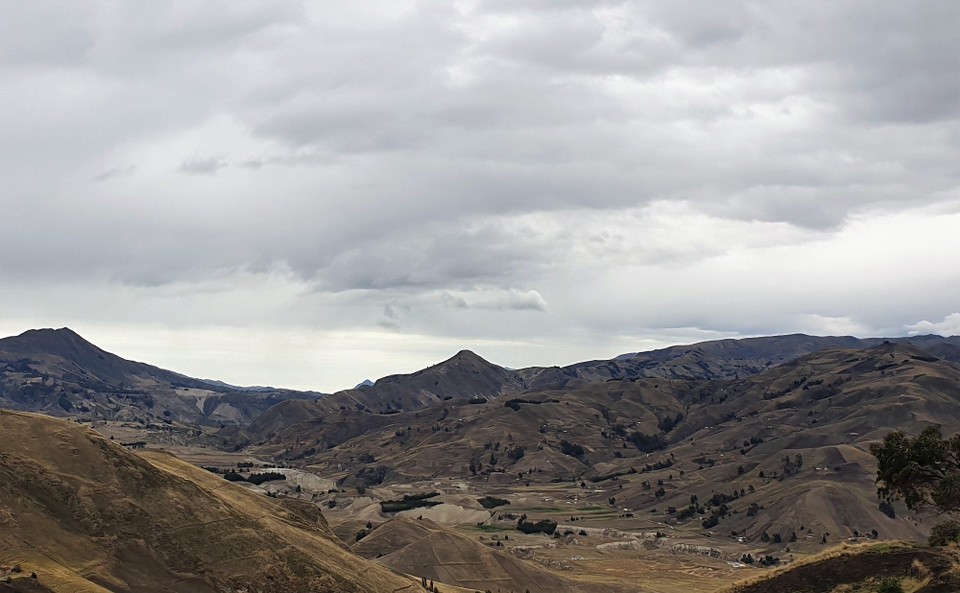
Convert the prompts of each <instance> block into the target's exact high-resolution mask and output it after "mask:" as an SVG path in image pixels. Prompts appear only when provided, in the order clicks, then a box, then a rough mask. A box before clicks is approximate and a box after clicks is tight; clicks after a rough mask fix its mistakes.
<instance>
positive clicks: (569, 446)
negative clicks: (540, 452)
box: [560, 441, 586, 457]
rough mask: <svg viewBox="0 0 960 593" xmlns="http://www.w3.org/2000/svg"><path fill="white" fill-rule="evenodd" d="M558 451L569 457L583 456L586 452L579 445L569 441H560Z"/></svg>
mask: <svg viewBox="0 0 960 593" xmlns="http://www.w3.org/2000/svg"><path fill="white" fill-rule="evenodd" d="M560 452H561V453H563V454H564V455H569V456H570V457H583V454H584V453H585V452H586V451H584V450H583V447H582V446H581V445H578V444H576V443H571V442H570V441H560Z"/></svg>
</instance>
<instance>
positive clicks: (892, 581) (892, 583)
mask: <svg viewBox="0 0 960 593" xmlns="http://www.w3.org/2000/svg"><path fill="white" fill-rule="evenodd" d="M877 593H903V585H901V584H900V579H897V578H894V577H887V578H885V579H883V580H882V581H880V585H879V586H878V587H877Z"/></svg>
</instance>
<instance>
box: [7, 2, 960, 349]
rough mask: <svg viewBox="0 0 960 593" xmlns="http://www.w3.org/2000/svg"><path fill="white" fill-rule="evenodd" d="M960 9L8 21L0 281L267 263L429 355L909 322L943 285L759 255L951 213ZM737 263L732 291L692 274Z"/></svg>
mask: <svg viewBox="0 0 960 593" xmlns="http://www.w3.org/2000/svg"><path fill="white" fill-rule="evenodd" d="M958 6H960V5H957V4H956V3H950V2H926V1H923V2H917V3H902V2H888V1H882V2H860V1H857V2H849V3H835V2H825V1H824V2H806V3H796V2H792V1H779V2H771V3H767V2H763V3H761V2H733V1H718V2H711V3H709V4H704V3H702V2H669V3H668V2H647V1H640V2H587V1H575V0H569V1H562V2H555V1H549V2H547V1H530V2H520V3H518V2H502V1H491V2H482V1H481V2H475V3H465V4H451V3H441V2H426V1H424V2H409V3H408V2H402V3H401V2H396V3H383V4H368V3H343V4H336V3H335V4H332V5H325V6H322V7H321V6H319V5H317V4H315V3H303V2H293V1H289V2H288V1H284V2H275V3H271V4H270V5H265V4H263V3H259V2H253V1H250V2H246V1H245V2H227V1H213V0H207V1H201V2H195V3H193V4H191V5H189V6H184V7H178V6H173V5H168V4H163V3H154V4H150V5H149V6H147V7H140V6H138V7H136V8H132V7H129V6H124V5H115V6H114V5H105V4H99V3H97V2H76V3H70V4H69V5H67V4H47V3H10V5H9V6H7V7H6V9H5V18H4V21H3V23H0V34H2V35H0V37H2V38H3V39H4V51H3V52H0V53H2V57H0V75H2V76H3V80H4V93H3V96H2V97H0V130H2V132H3V133H2V134H0V156H2V157H3V158H0V176H2V177H3V179H4V187H3V188H2V189H0V199H2V203H3V204H4V206H5V207H6V208H7V209H12V210H13V211H15V212H16V214H17V216H15V217H4V218H2V219H0V252H3V253H7V254H16V255H10V256H9V257H8V258H7V259H5V260H4V261H2V262H0V274H2V278H3V280H4V283H3V284H4V285H5V286H8V285H10V284H13V283H16V282H20V281H23V282H37V283H42V282H48V283H51V285H55V284H57V283H61V282H65V281H67V280H69V281H71V282H98V283H102V284H103V285H104V286H110V287H114V286H116V285H117V284H120V285H123V286H124V289H130V288H131V287H132V288H133V290H135V291H143V292H149V291H160V290H161V289H162V288H163V287H164V286H180V285H182V284H185V285H188V286H193V285H194V284H197V283H202V282H203V281H204V279H206V278H209V277H211V276H214V277H220V276H223V277H227V278H234V277H235V276H244V275H245V274H253V275H256V276H257V278H267V279H269V280H264V282H268V281H269V282H278V281H277V280H275V275H277V274H279V273H280V272H278V271H283V273H284V274H289V275H290V279H289V280H285V281H284V282H289V283H290V284H291V285H295V286H296V287H297V290H293V289H290V290H291V292H294V293H296V295H297V296H294V297H291V296H288V298H290V299H294V300H296V299H303V300H306V301H309V302H310V303H313V304H315V305H316V307H317V308H316V311H317V312H316V313H313V314H312V315H315V317H311V321H312V322H313V323H316V324H321V323H324V324H331V325H336V326H337V327H346V326H348V325H349V326H351V327H354V326H355V327H384V328H386V327H389V328H391V330H398V331H419V332H421V333H423V334H424V335H426V334H429V333H430V332H431V331H436V332H445V333H447V334H456V332H462V335H488V334H489V332H492V331H494V330H495V331H497V332H500V334H501V335H509V336H511V337H516V336H518V335H520V334H521V333H522V332H527V333H528V334H529V335H544V336H555V335H558V334H561V333H565V335H585V336H586V335H592V336H604V335H623V334H626V333H627V332H628V331H636V332H644V331H654V330H656V329H657V328H658V327H661V328H668V329H669V328H677V327H685V326H691V327H700V328H701V329H709V330H716V331H723V332H733V333H736V332H748V331H751V332H752V331H757V332H759V331H765V330H768V329H775V328H776V327H777V324H778V323H779V324H780V326H786V325H789V324H791V323H794V321H790V322H789V323H788V322H783V321H782V320H783V319H785V318H787V317H789V318H790V319H794V320H795V325H796V326H798V327H799V326H802V325H803V324H805V323H808V324H814V323H815V322H816V323H820V324H821V325H820V326H819V327H827V326H828V325H829V324H835V325H837V326H842V324H844V323H847V322H848V321H849V323H851V324H860V325H859V326H862V327H865V328H891V327H892V328H895V329H897V328H898V329H899V330H900V331H903V330H904V328H905V326H908V325H910V324H913V323H915V322H916V320H917V319H922V318H926V319H933V320H937V319H942V318H943V317H944V316H945V315H947V314H948V313H949V311H947V310H945V309H944V307H945V306H946V305H945V304H944V302H946V301H945V300H944V299H948V297H951V298H952V296H956V295H955V290H954V291H953V292H951V287H950V286H948V285H940V284H936V283H935V282H934V281H933V280H930V279H929V278H927V279H925V280H924V282H926V283H925V284H923V283H918V284H917V285H916V288H915V289H914V290H915V291H916V292H915V293H913V296H912V297H911V294H910V290H909V289H908V288H906V287H904V288H902V289H898V290H900V292H899V293H898V294H897V295H896V298H895V299H892V300H891V303H890V304H889V305H884V304H882V303H877V302H874V301H875V300H876V299H871V298H868V297H869V294H867V295H864V294H858V295H857V297H858V298H852V297H849V298H848V296H846V295H838V294H835V293H839V292H841V289H843V290H847V291H849V292H857V291H856V290H855V285H856V284H857V283H858V282H859V283H866V282H868V281H869V280H870V279H869V278H861V277H860V276H859V275H858V274H859V272H860V271H861V270H862V269H864V267H865V266H868V265H869V264H865V263H863V262H861V261H859V260H856V261H852V262H851V263H849V264H848V265H849V269H848V270H847V274H846V275H844V274H839V273H836V274H834V275H832V276H830V277H831V278H843V277H845V276H851V277H855V278H856V279H855V280H849V281H847V282H849V283H850V286H847V285H846V284H845V283H844V282H840V281H839V280H835V284H836V286H831V287H830V288H831V290H826V291H825V292H826V293H828V294H827V296H824V297H822V298H821V297H818V296H817V295H814V294H805V297H804V298H803V299H796V300H794V299H786V298H781V297H782V295H781V293H778V292H776V291H775V290H774V289H772V288H769V290H766V291H765V292H763V291H760V290H759V288H764V287H765V285H764V282H765V278H767V277H771V276H776V275H778V274H779V275H783V276H788V275H789V274H788V273H787V272H785V271H784V270H783V269H778V268H777V267H776V266H769V267H766V262H768V261H775V260H777V259H778V258H779V257H780V253H781V252H780V251H777V250H788V251H789V250H792V249H795V248H796V249H799V248H800V246H801V245H803V246H804V248H811V249H813V248H814V247H815V246H816V245H817V244H818V243H822V242H829V241H831V240H839V239H843V238H844V237H848V236H850V233H853V232H854V230H855V227H856V225H857V224H858V223H860V222H862V221H878V220H881V219H883V218H884V217H894V218H896V217H897V216H899V215H900V214H903V213H909V212H914V211H916V212H924V213H927V214H929V215H930V216H931V217H932V218H931V219H930V221H928V222H929V223H930V224H934V223H939V222H942V220H943V217H945V216H948V214H949V213H948V212H946V210H944V209H945V208H946V207H947V205H949V204H950V203H951V201H955V200H956V192H957V179H958V177H960V171H958V168H957V163H958V162H960V142H958V140H957V139H958V138H960V112H958V108H960V100H958V77H960V74H958V72H960V64H958V62H957V60H958V59H960V51H958V41H957V37H956V34H955V31H954V29H955V28H956V27H955V23H956V22H958V21H960V18H958V14H957V11H958V10H960V8H958ZM67 11H69V13H70V14H71V15H73V18H70V19H64V18H62V15H63V14H65V13H66V12H67ZM38 98H42V99H43V100H38ZM189 155H193V156H192V157H190V156H189ZM185 157H187V158H185ZM118 163H119V165H118ZM123 163H136V164H137V166H136V170H135V174H132V173H134V170H133V169H131V168H129V167H125V166H123V165H122V164H123ZM107 181H109V182H107ZM98 182H99V183H98ZM664 205H666V206H664ZM658 209H659V210H658ZM649 212H654V214H649V215H648V214H644V213H649ZM657 212H659V214H657ZM938 216H939V217H940V218H937V217H938ZM670 220H674V221H677V223H676V224H675V225H671V224H669V221H670ZM911 224H914V223H911ZM38 228H42V229H44V232H43V233H42V234H39V233H37V232H36V231H35V229H38ZM910 228H919V223H916V225H914V226H910ZM886 232H888V233H889V234H890V236H891V237H894V238H893V239H891V241H896V239H897V238H898V237H899V236H900V235H899V234H898V232H895V231H886ZM943 232H945V231H943ZM916 236H917V237H918V238H917V239H916V240H922V242H923V244H924V245H926V244H928V243H929V244H930V247H929V249H930V253H938V254H939V253H948V254H949V253H953V251H952V249H953V248H952V247H951V245H949V244H943V245H939V244H938V245H937V246H936V247H934V246H933V243H932V241H934V239H935V237H928V236H926V235H922V234H921V235H916ZM864 241H865V240H864ZM857 245H860V244H857ZM870 245H872V246H874V248H875V247H876V245H875V244H874V243H870ZM845 248H846V249H850V250H853V251H856V249H857V247H845ZM904 248H905V247H904ZM885 253H886V252H885ZM745 254H749V255H750V256H751V257H752V256H754V255H755V256H756V258H757V259H756V260H753V259H744V260H739V259H737V258H741V257H744V256H745ZM921 255H922V254H919V253H918V254H917V257H918V259H922V258H921ZM886 256H887V257H892V256H891V254H890V253H886ZM766 258H769V259H766ZM836 259H837V258H835V257H827V256H823V257H821V260H822V261H825V262H829V261H833V260H836ZM929 259H931V260H936V259H937V258H936V257H931V258H929ZM731 261H735V262H737V265H740V266H743V267H742V269H741V268H735V269H733V270H732V271H731V272H730V275H731V276H736V277H737V278H738V280H739V283H738V284H736V285H733V284H730V285H727V284H726V283H725V282H726V281H725V280H724V278H723V277H720V276H716V277H714V276H712V275H711V268H710V267H709V266H710V265H714V266H718V267H720V268H723V267H724V266H729V265H731V264H730V262H731ZM742 270H747V271H748V272H744V271H742ZM761 270H762V271H761ZM734 272H736V273H734ZM807 273H808V274H812V273H813V272H811V271H809V270H808V271H807ZM877 273H879V272H877ZM608 276H609V277H608ZM706 276H709V277H710V278H712V280H713V283H714V285H723V289H722V291H721V292H722V294H720V295H719V296H714V295H713V294H712V291H713V290H718V291H719V290H720V289H715V288H714V287H713V286H712V285H710V284H708V283H705V282H704V283H701V281H700V278H701V277H706ZM610 277H612V278H614V279H612V280H611V279H610ZM284 278H286V276H284ZM281 284H282V283H281ZM921 284H922V286H921ZM283 286H285V287H286V284H283ZM600 286H602V287H603V288H602V289H601V288H598V287H600ZM689 286H695V287H696V288H695V289H691V288H688V287H689ZM898 286H899V284H898ZM800 288H802V286H801V287H800ZM104 290H106V289H104ZM238 290H241V289H238ZM243 290H245V289H243ZM531 290H535V291H536V295H538V296H537V297H534V296H531V294H530V293H529V292H528V291H531ZM797 290H799V288H798V289H797ZM297 291H302V294H301V292H297ZM478 291H480V292H478ZM482 291H492V292H490V294H489V295H487V296H486V297H484V298H481V295H482V294H485V293H483V292H482ZM514 291H517V292H514ZM579 292H588V293H590V294H589V297H590V298H589V299H586V301H587V302H580V297H578V295H577V293H579ZM688 293H691V294H688ZM753 293H757V294H761V293H762V294H763V295H765V296H766V298H770V299H772V300H776V301H778V302H779V304H778V305H777V306H773V305H769V304H767V303H765V302H759V301H755V299H759V297H756V296H753ZM51 294H53V292H51ZM138 294H139V292H138ZM285 294H286V293H285ZM697 294H705V295H707V296H697ZM441 295H446V296H445V297H444V296H441ZM490 295H499V296H497V297H496V298H494V296H490ZM771 295H772V296H771ZM484 299H486V300H484ZM498 299H499V300H498ZM641 301H642V303H643V306H639V305H636V303H639V302H641ZM859 301H862V302H863V305H862V311H851V307H852V306H853V305H851V304H850V303H857V302H859ZM297 302H299V301H297ZM742 302H747V303H748V305H742V304H741V303H742ZM545 303H549V308H547V307H546V304H545ZM808 303H810V304H809V307H808ZM910 303H914V305H910ZM916 303H922V304H923V306H922V307H921V306H919V305H917V304H916ZM460 305H462V306H460ZM807 307H808V308H807ZM898 307H900V308H904V307H908V308H910V307H913V308H911V313H910V316H909V317H904V316H903V314H898V313H897V311H896V309H897V308H898ZM293 309H294V307H293V306H292V305H291V310H293ZM514 309H521V310H523V311H527V312H537V313H538V314H537V315H532V314H514V313H512V312H511V311H513V310H514ZM591 309H601V310H602V312H601V313H596V312H593V311H592V310H591ZM302 310H303V309H297V311H302ZM324 311H334V312H335V313H332V314H330V316H329V317H325V316H324V313H323V312H324ZM755 311H760V312H761V313H762V314H761V313H757V314H754V312H755ZM391 312H392V313H391ZM541 312H542V313H543V314H540V313H541ZM498 315H509V316H510V317H511V318H514V319H515V323H513V324H512V325H511V326H510V327H503V326H502V325H500V324H498V323H497V322H496V321H495V320H496V319H497V318H498V317H497V316H498ZM814 315H819V316H820V317H813V316H814ZM791 316H792V317H791ZM294 318H296V315H293V314H290V319H292V320H293V321H290V323H294V321H295V319H294ZM818 319H819V321H817V320H818ZM778 320H779V321H778ZM931 323H932V324H937V323H940V322H937V321H934V322H931ZM378 324H379V325H378ZM384 324H385V325H384ZM810 326H811V327H813V326H814V325H810ZM435 328H440V329H435ZM618 328H619V329H618ZM671 331H672V330H671ZM456 335H460V334H456ZM596 339H597V340H601V338H596Z"/></svg>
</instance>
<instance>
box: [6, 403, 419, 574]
mask: <svg viewBox="0 0 960 593" xmlns="http://www.w3.org/2000/svg"><path fill="white" fill-rule="evenodd" d="M0 529H2V531H3V537H2V538H0V565H2V566H10V567H13V566H17V565H19V566H20V567H21V573H19V574H21V575H29V574H30V573H35V574H36V575H37V578H36V579H35V580H34V579H29V577H27V579H28V580H26V581H23V580H21V579H17V584H16V585H12V584H8V585H6V586H7V587H8V588H9V587H13V586H16V587H19V588H18V589H14V590H34V589H30V588H29V587H36V586H40V587H45V588H49V589H50V590H52V591H65V592H81V593H87V592H89V593H101V592H104V591H142V592H152V591H157V592H159V591H164V592H169V591H182V592H184V593H187V592H190V593H193V592H219V591H238V590H246V591H251V592H252V591H263V592H267V591H278V592H279V591H284V592H289V591H304V592H306V591H329V592H334V591H337V592H339V591H356V592H361V591H370V592H373V591H394V590H402V589H404V588H406V587H408V586H411V582H412V581H411V580H410V579H408V578H405V577H402V576H400V575H398V574H396V573H393V572H391V571H389V570H387V569H385V568H383V567H381V566H379V565H377V564H373V563H370V562H368V561H366V560H363V559H361V558H359V557H357V556H355V555H353V554H351V553H350V552H349V551H347V550H346V549H344V548H343V547H342V546H341V545H340V544H338V543H337V542H336V540H335V537H334V536H333V534H332V532H331V531H330V530H329V528H328V527H327V525H326V522H325V520H324V518H323V516H322V515H321V513H320V511H319V510H318V508H317V507H316V506H314V505H311V504H308V503H305V502H301V501H297V500H290V499H287V500H284V499H271V498H268V497H265V496H263V495H260V494H256V493H253V492H250V491H247V490H245V489H243V488H241V487H238V486H235V485H233V484H231V483H228V482H226V481H225V480H223V479H222V478H221V477H219V476H216V475H214V474H211V473H209V472H206V471H205V470H202V469H199V468H197V467H195V466H192V465H189V464H187V463H185V462H182V461H180V460H178V459H177V458H175V457H173V456H172V455H169V454H166V453H162V452H149V453H145V454H144V455H142V456H140V455H135V454H133V453H131V452H129V451H127V450H125V449H124V448H123V447H121V446H120V445H118V444H116V443H115V442H111V441H109V440H108V439H105V438H103V437H101V436H100V435H99V434H97V433H95V432H93V431H90V430H86V429H84V428H81V427H79V426H77V425H75V424H71V423H69V422H65V421H62V420H56V419H53V418H49V417H44V416H39V415H33V414H21V413H11V412H6V411H2V412H0ZM31 581H32V582H31ZM25 587H26V588H25ZM411 587H412V586H411Z"/></svg>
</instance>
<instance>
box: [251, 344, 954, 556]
mask: <svg viewBox="0 0 960 593" xmlns="http://www.w3.org/2000/svg"><path fill="white" fill-rule="evenodd" d="M938 343H939V342H938ZM304 405H306V406H311V404H309V403H306V404H304ZM290 406H291V404H286V405H283V406H277V408H275V409H273V410H271V411H269V412H267V413H266V414H265V415H264V417H271V416H273V415H275V414H276V413H277V412H278V411H279V410H281V409H285V408H289V407H290ZM957 409H960V365H958V364H956V363H953V362H950V361H947V360H943V359H940V358H938V357H936V356H933V355H931V354H930V353H929V351H927V350H922V349H920V348H917V347H915V346H913V345H912V344H908V343H897V342H891V341H886V342H884V341H881V342H880V343H879V344H878V345H876V346H872V347H869V348H864V349H845V348H841V349H828V350H822V351H819V352H814V353H812V354H807V355H805V356H801V357H800V358H797V359H795V360H792V361H790V362H788V363H785V364H781V365H779V366H774V367H771V368H768V369H766V370H764V371H763V372H760V373H759V374H755V375H752V376H748V377H746V378H741V379H737V380H720V379H714V380H692V379H676V378H672V379H661V378H637V379H632V380H630V379H615V380H607V381H603V382H599V383H581V384H578V385H576V386H568V387H567V388H566V389H562V390H560V389H546V390H530V391H526V392H523V393H520V394H514V395H503V396H501V397H499V398H498V399H490V400H485V399H467V400H464V399H451V400H447V401H443V400H441V401H440V402H438V403H435V404H433V405H430V406H427V407H423V408H419V409H415V410H411V411H408V412H399V413H394V414H373V413H370V412H368V411H364V410H357V409H350V408H345V409H342V410H339V409H334V410H330V411H327V412H324V413H323V414H317V415H315V416H314V417H313V418H312V419H311V420H309V421H301V422H296V423H294V424H292V425H287V426H283V423H282V422H278V423H276V424H275V425H273V426H272V427H271V430H272V431H273V432H272V433H271V434H272V436H271V437H270V438H269V439H266V440H264V441H260V444H259V445H257V446H256V447H255V448H253V449H250V450H251V451H255V452H256V453H257V454H259V455H262V456H266V457H272V458H275V459H278V460H283V461H285V462H288V463H295V464H303V465H304V466H307V467H310V468H311V469H312V470H313V471H316V472H318V473H320V474H322V475H324V476H326V477H331V478H335V479H337V480H338V481H339V483H340V484H341V486H343V487H358V488H363V487H370V486H376V485H378V484H381V483H415V482H418V481H423V480H437V479H451V480H465V481H467V483H475V482H476V481H482V483H486V484H489V485H498V486H501V487H504V488H508V489H510V488H520V489H522V488H524V487H525V486H526V485H528V484H531V483H533V484H550V483H571V482H572V483H575V484H576V483H581V482H582V483H588V482H589V483H591V484H596V485H597V487H598V488H600V489H601V490H607V493H598V494H591V493H590V489H589V488H587V490H586V491H585V492H584V493H583V496H584V497H586V498H585V500H588V501H591V502H592V503H595V504H598V505H604V506H607V505H608V504H612V503H609V501H608V500H607V499H608V497H609V496H610V494H609V493H608V489H609V488H611V487H616V489H617V492H616V496H615V498H616V501H617V503H616V506H617V507H621V506H625V507H628V508H630V509H632V510H635V511H640V512H643V513H645V514H646V516H649V517H651V518H654V519H656V520H657V521H659V522H661V523H663V524H670V525H676V526H678V527H679V526H683V528H684V529H695V530H699V529H701V523H702V522H704V521H705V520H706V519H708V518H710V517H712V516H713V515H715V514H716V513H720V514H719V515H717V516H716V519H717V521H716V523H714V524H713V525H710V526H708V527H706V529H708V530H709V529H711V528H713V527H714V526H716V527H715V528H716V529H722V530H725V532H726V533H731V532H736V533H738V534H744V535H743V537H745V538H746V539H747V540H748V541H759V540H760V538H761V537H762V536H763V534H764V533H767V534H768V535H769V534H774V533H776V534H780V536H781V537H783V538H788V537H793V534H796V537H798V538H801V540H802V541H801V543H799V544H797V545H800V546H801V547H802V546H803V545H806V544H805V543H804V542H808V543H810V544H819V542H820V539H821V538H822V537H827V536H826V535H825V534H830V536H829V537H842V538H846V537H855V536H856V534H857V533H861V534H862V533H871V532H872V531H873V530H874V529H876V530H877V531H878V533H880V534H882V536H883V537H892V538H906V539H915V538H918V537H922V536H923V533H924V530H925V529H926V526H923V525H919V526H918V525H916V524H915V523H914V522H913V521H912V520H910V519H909V517H908V516H907V515H905V514H904V512H905V509H903V508H902V507H900V506H899V505H897V507H896V508H889V509H883V508H881V507H879V506H878V504H877V499H876V492H875V484H874V477H875V471H876V468H875V465H874V459H873V457H872V456H871V455H870V453H869V444H870V443H871V442H875V441H876V440H878V439H880V438H882V436H883V435H884V434H886V433H887V432H889V431H890V430H892V429H894V428H900V429H903V430H906V431H908V432H913V433H916V432H919V431H920V430H922V429H923V428H924V427H926V426H929V425H930V424H940V425H942V426H943V427H944V431H945V432H946V433H948V434H949V433H952V432H956V431H960V416H958V415H957V413H956V411H957ZM259 422H260V420H258V421H257V423H259ZM257 423H254V425H252V426H253V427H256V425H257ZM661 482H662V483H661ZM652 484H655V485H657V486H659V488H658V487H656V486H653V487H651V485H652ZM715 495H719V496H718V497H717V498H714V496H715ZM691 496H696V497H697V498H698V499H699V500H700V501H701V502H700V503H699V504H696V503H695V504H694V505H693V507H694V508H693V510H692V511H690V512H691V515H687V516H685V517H683V518H679V519H678V517H679V516H680V515H679V514H678V512H679V511H680V510H683V509H687V508H688V507H690V505H691V502H690V501H691ZM711 499H713V500H714V502H713V503H711V504H707V505H706V506H705V505H704V504H703V502H702V501H706V500H711ZM751 505H756V507H755V509H756V510H754V511H751V512H748V511H750V510H751ZM671 509H673V511H671ZM714 511H716V513H715V512H714ZM890 515H892V516H890ZM708 523H709V521H708Z"/></svg>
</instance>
